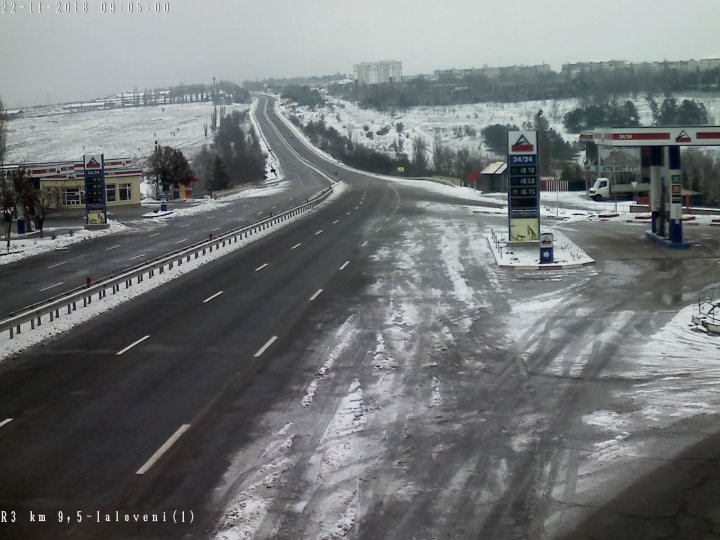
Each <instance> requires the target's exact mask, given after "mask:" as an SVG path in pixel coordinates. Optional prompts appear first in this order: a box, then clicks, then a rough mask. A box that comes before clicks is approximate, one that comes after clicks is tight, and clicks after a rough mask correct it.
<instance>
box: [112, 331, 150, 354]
mask: <svg viewBox="0 0 720 540" xmlns="http://www.w3.org/2000/svg"><path fill="white" fill-rule="evenodd" d="M149 337H150V336H149V335H148V336H145V337H141V338H140V339H138V340H137V341H136V342H134V343H131V344H130V345H128V346H127V347H125V348H124V349H123V350H122V351H118V352H116V353H115V356H120V355H121V354H125V353H126V352H128V351H129V350H130V349H132V348H133V347H135V345H140V344H141V343H142V342H143V341H145V340H146V339H148V338H149Z"/></svg>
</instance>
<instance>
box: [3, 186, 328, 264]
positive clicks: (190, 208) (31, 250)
mask: <svg viewBox="0 0 720 540" xmlns="http://www.w3.org/2000/svg"><path fill="white" fill-rule="evenodd" d="M339 185H341V184H339ZM288 188H289V185H288V183H287V181H284V180H283V181H279V182H277V183H276V182H273V183H272V185H270V186H265V187H262V186H261V187H254V186H251V187H248V189H246V190H243V191H240V192H238V193H234V194H232V195H228V196H227V197H223V198H222V199H194V200H185V201H184V202H172V203H170V206H171V207H172V212H168V213H166V214H160V213H158V214H155V213H154V212H148V213H146V214H144V215H143V218H144V220H143V221H144V222H145V223H148V222H150V223H153V222H154V223H164V222H166V221H167V220H169V219H174V218H178V217H183V216H193V215H196V214H202V213H205V212H214V211H216V210H218V209H220V208H222V207H224V206H227V205H228V204H229V203H230V202H231V201H236V200H239V199H246V198H254V197H269V196H271V195H275V194H277V193H282V192H283V191H285V190H287V189H288ZM336 189H337V186H336ZM341 189H342V188H341ZM182 206H185V207H184V208H183V207H182ZM78 221H80V219H79V220H78ZM108 224H109V225H110V227H109V228H107V229H100V230H92V231H90V230H86V229H85V228H84V226H82V225H81V226H76V227H50V228H47V227H46V228H45V230H44V237H43V238H40V236H38V235H37V234H35V233H30V234H12V235H11V236H10V251H9V252H7V251H6V249H3V251H4V252H5V253H3V254H0V264H8V263H12V262H16V261H18V260H20V259H24V258H27V257H32V256H34V255H39V254H40V253H47V252H49V251H56V250H61V249H64V248H67V247H68V246H70V245H72V244H76V243H78V242H83V241H85V240H91V239H93V238H98V237H100V236H106V235H109V234H114V233H117V232H123V231H127V230H128V228H130V227H132V226H133V225H132V222H128V224H127V225H124V224H122V223H119V222H117V221H114V220H112V219H110V220H108ZM53 236H55V238H53ZM0 240H1V241H2V243H1V244H0V245H1V246H2V247H3V248H5V246H6V245H7V241H6V238H5V237H4V236H2V237H0Z"/></svg>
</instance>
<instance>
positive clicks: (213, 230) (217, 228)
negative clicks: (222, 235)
mask: <svg viewBox="0 0 720 540" xmlns="http://www.w3.org/2000/svg"><path fill="white" fill-rule="evenodd" d="M219 230H220V227H215V228H214V229H210V232H215V231H219Z"/></svg>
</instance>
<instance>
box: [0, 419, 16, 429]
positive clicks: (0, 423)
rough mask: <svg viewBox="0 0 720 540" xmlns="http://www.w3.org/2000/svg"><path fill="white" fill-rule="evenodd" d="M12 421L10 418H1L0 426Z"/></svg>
mask: <svg viewBox="0 0 720 540" xmlns="http://www.w3.org/2000/svg"><path fill="white" fill-rule="evenodd" d="M12 421H13V419H12V418H6V419H5V420H3V421H2V422H0V428H1V427H4V426H7V425H8V424H9V423H10V422H12Z"/></svg>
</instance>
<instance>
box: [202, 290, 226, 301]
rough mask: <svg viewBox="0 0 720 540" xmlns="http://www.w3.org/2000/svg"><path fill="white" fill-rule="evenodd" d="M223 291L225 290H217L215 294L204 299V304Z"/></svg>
mask: <svg viewBox="0 0 720 540" xmlns="http://www.w3.org/2000/svg"><path fill="white" fill-rule="evenodd" d="M222 293H223V292H222V291H220V292H216V293H215V294H213V295H212V296H208V297H207V298H206V299H205V300H203V304H207V303H208V302H209V301H210V300H212V299H213V298H217V297H218V296H220V295H221V294H222Z"/></svg>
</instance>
